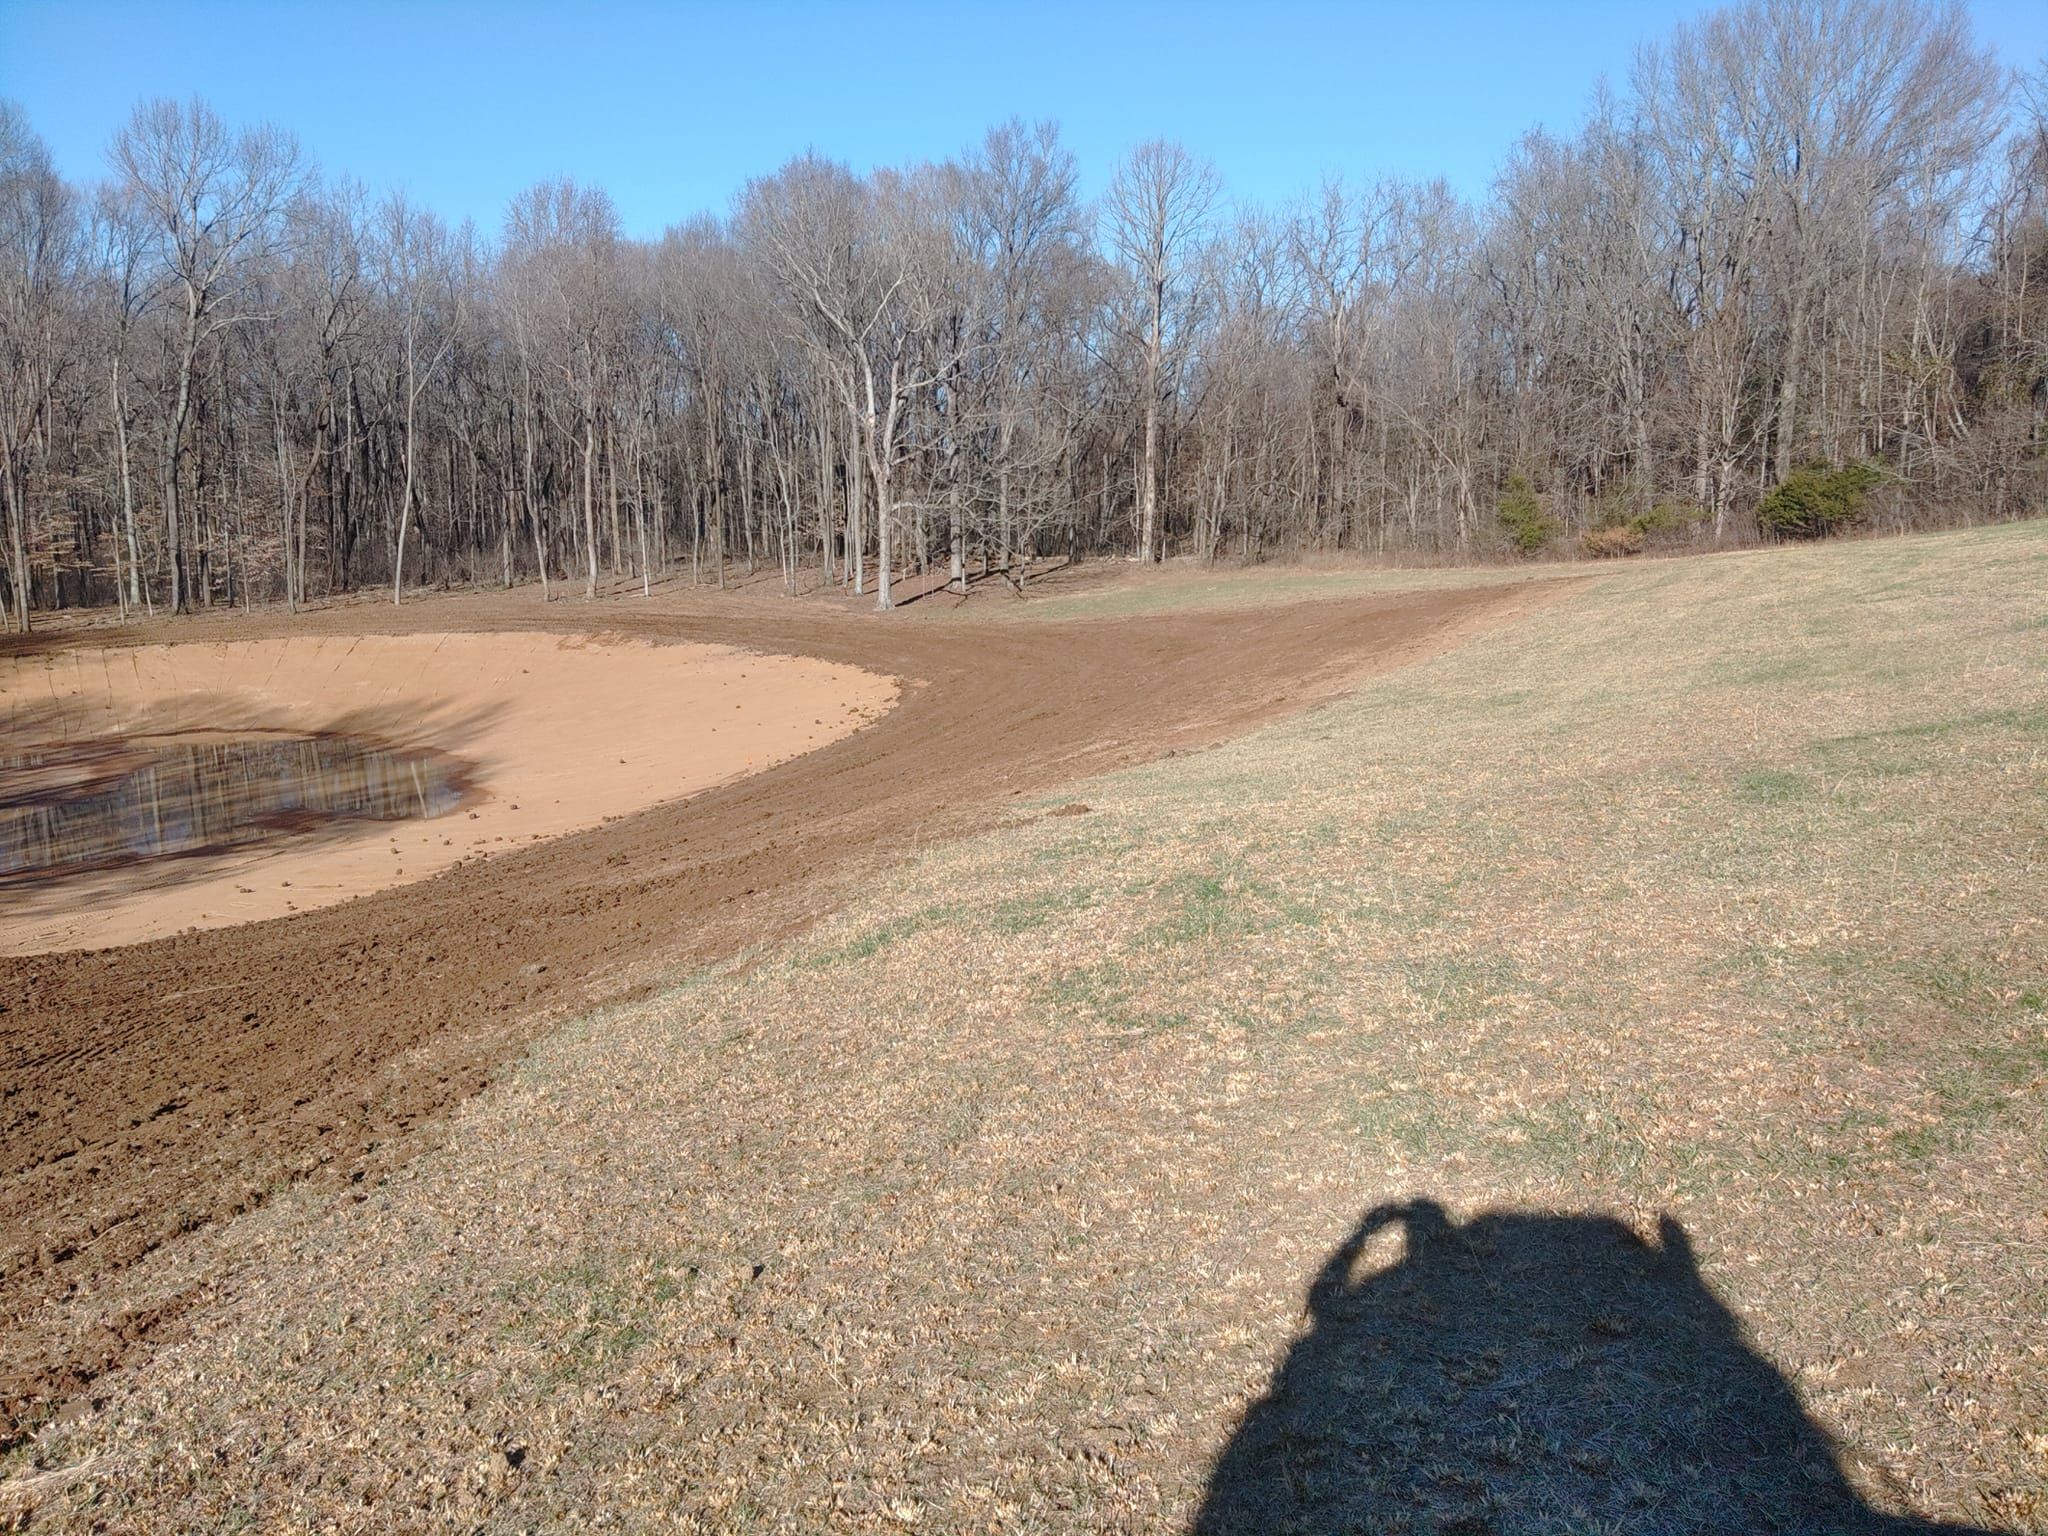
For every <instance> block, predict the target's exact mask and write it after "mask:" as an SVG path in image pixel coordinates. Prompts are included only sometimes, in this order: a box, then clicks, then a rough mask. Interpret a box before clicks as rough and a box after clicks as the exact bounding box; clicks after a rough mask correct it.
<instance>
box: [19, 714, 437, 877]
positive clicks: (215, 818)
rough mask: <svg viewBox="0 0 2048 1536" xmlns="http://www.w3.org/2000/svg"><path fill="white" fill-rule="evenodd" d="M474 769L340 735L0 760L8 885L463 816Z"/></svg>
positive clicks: (111, 744) (94, 746)
mask: <svg viewBox="0 0 2048 1536" xmlns="http://www.w3.org/2000/svg"><path fill="white" fill-rule="evenodd" d="M466 787H467V786H466V784H465V782H464V779H463V776H462V772H461V765H460V764H459V763H458V762H457V761H456V760H455V759H453V758H449V757H445V756H442V755H441V754H438V753H433V752H426V751H418V750H405V749H399V748H392V747H387V746H381V745H377V744H375V743H372V742H368V741H364V740H362V739H360V738H357V737H351V736H339V735H319V736H292V735H282V734H258V735H243V736H236V737H230V738H215V739H211V740H192V739H185V740H154V741H150V740H138V739H134V738H125V739H114V740H101V741H89V742H74V743H65V744H63V745H58V746H49V747H37V748H32V749H30V750H28V751H25V752H18V753H14V754H11V755H8V756H0V878H6V877H11V876H19V875H25V874H36V873H41V872H45V871H50V872H55V871H61V870H74V869H104V868H108V867H110V866H115V865H122V864H130V863H136V862H139V861H141V860H145V859H156V858H164V857H169V856H171V855H175V854H188V853H201V852H207V851H212V850H217V849H223V848H231V847H236V846H240V845H243V844H247V843H251V842H257V841H262V840H264V839H266V838H270V837H273V836H277V835H279V834H282V833H289V832H299V831H305V830H308V829H311V828H314V827H319V826H325V825H329V824H332V823H337V822H345V821H398V820H404V819H406V818H410V817H425V816H438V815H441V814H442V813H444V812H446V811H450V810H453V809H454V808H455V807H456V806H457V805H458V804H459V803H460V802H461V800H462V796H463V793H464V791H465V789H466Z"/></svg>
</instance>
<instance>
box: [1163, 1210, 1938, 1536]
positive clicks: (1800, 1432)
mask: <svg viewBox="0 0 2048 1536" xmlns="http://www.w3.org/2000/svg"><path fill="white" fill-rule="evenodd" d="M1403 1239H1405V1252H1401V1253H1400V1254H1399V1257H1398V1258H1395V1259H1394V1260H1393V1262H1391V1263H1383V1264H1381V1265H1379V1266H1378V1267H1374V1266H1373V1264H1372V1263H1371V1260H1372V1259H1373V1258H1376V1257H1378V1254H1377V1253H1376V1252H1375V1250H1377V1249H1378V1248H1379V1247H1381V1246H1383V1245H1384V1246H1385V1247H1386V1248H1387V1249H1388V1250H1390V1252H1389V1254H1388V1257H1389V1258H1392V1257H1393V1254H1392V1250H1394V1249H1396V1248H1397V1247H1398V1245H1399V1244H1400V1243H1401V1242H1402V1240H1403ZM1361 1271H1362V1273H1361ZM1308 1310H1309V1313H1310V1319H1311V1328H1310V1331H1309V1332H1308V1334H1307V1335H1306V1336H1305V1337H1304V1338H1302V1339H1301V1340H1300V1342H1299V1343H1297V1344H1296V1345H1295V1346H1294V1348H1293V1350H1292V1351H1291V1352H1290V1353H1289V1355H1288V1357H1287V1360H1286V1362H1285V1364H1284V1365H1283V1366H1282V1367H1281V1369H1280V1371H1279V1372H1278V1374H1277V1375H1276V1376H1275V1377H1274V1379H1273V1382H1272V1385H1271V1388H1270V1390H1269V1391H1268V1392H1267V1394H1266V1396H1265V1397H1264V1398H1263V1399H1261V1400H1260V1401H1259V1402H1258V1403H1257V1404H1255V1405H1254V1406H1253V1407H1252V1409H1251V1411H1250V1412H1249V1413H1248V1414H1247V1415H1246V1417H1245V1421H1244V1423H1243V1425H1242V1426H1241V1427H1240V1428H1239V1430H1238V1432H1237V1434H1236V1435H1235V1436H1234V1437H1233V1438H1232V1440H1231V1442H1230V1444H1229V1446H1228V1447H1227V1448H1226V1450H1225V1451H1224V1454H1223V1456H1222V1458H1221V1460H1219V1461H1218V1463H1217V1465H1216V1468H1215V1471H1214V1473H1213V1474H1212V1475H1211V1477H1210V1481H1209V1486H1208V1490H1207V1494H1206V1497H1205V1499H1204V1502H1203V1505H1202V1509H1201V1511H1200V1513H1199V1514H1198V1515H1197V1517H1196V1519H1195V1524H1194V1530H1195V1532H1196V1533H1197V1536H1226V1533H1228V1536H1250V1533H1254V1532H1257V1533H1260V1536H1280V1533H1285V1532H1304V1533H1306V1532H1316V1533H1322V1532H1351V1531H1358V1532H1376V1533H1377V1532H1387V1533H1394V1532H1409V1531H1412V1532H1418V1533H1421V1532H1430V1533H1459V1536H1551V1533H1557V1536H1563V1533H1566V1532H1575V1533H1583V1532H1629V1533H1631V1536H1634V1533H1645V1536H1647V1533H1679V1532H1709V1531H1711V1532H1738V1531H1739V1532H1767V1531H1783V1532H1798V1533H1801V1536H1823V1533H1844V1536H1847V1533H1856V1536H1912V1533H1919V1536H1936V1533H1950V1536H1964V1533H1965V1532H1966V1528H1965V1527H1959V1526H1943V1525H1937V1524H1934V1523H1931V1522H1928V1521H1923V1520H1915V1519H1910V1518H1899V1517H1895V1516H1890V1515H1886V1514H1883V1513H1881V1512H1879V1511H1878V1510H1876V1509H1874V1508H1872V1507H1871V1506H1870V1505H1869V1504H1868V1503H1866V1502H1865V1501H1864V1500H1863V1499H1862V1498H1861V1497H1859V1496H1858V1494H1857V1492H1856V1490H1855V1489H1854V1488H1852V1487H1851V1485H1850V1483H1849V1481H1848V1479H1847V1478H1846V1477H1845V1476H1844V1475H1843V1471H1842V1466H1841V1461H1840V1457H1839V1453H1838V1451H1837V1449H1836V1447H1835V1445H1834V1442H1833V1441H1832V1440H1831V1439H1830V1437H1829V1436H1828V1434H1827V1432H1826V1431H1825V1430H1823V1429H1822V1428H1821V1427H1820V1426H1819V1425H1818V1424H1816V1423H1814V1421H1813V1420H1812V1419H1810V1418H1809V1417H1807V1415H1806V1413H1805V1412H1804V1410H1803V1409H1802V1408H1801V1407H1800V1404H1799V1400H1798V1398H1797V1397H1796V1396H1795V1394H1794V1393H1793V1391H1792V1388H1791V1387H1790V1385H1789V1384H1788V1383H1787V1382H1786V1381H1785V1380H1784V1379H1783V1378H1782V1377H1780V1376H1779V1375H1778V1373H1777V1372H1776V1370H1774V1369H1773V1368H1772V1367H1771V1366H1770V1365H1769V1364H1768V1363H1767V1362H1766V1361H1765V1360H1764V1359H1763V1358H1762V1357H1761V1356H1759V1355H1758V1354H1757V1353H1756V1352H1755V1351H1753V1350H1752V1349H1751V1348H1750V1347H1749V1346H1748V1344H1747V1343H1746V1342H1745V1341H1744V1339H1743V1336H1742V1327H1741V1324H1740V1323H1739V1322H1738V1321H1737V1320H1736V1318H1735V1316H1734V1315H1733V1314H1732V1313H1731V1312H1729V1310H1728V1309H1727V1308H1726V1307H1725V1306H1723V1305H1722V1304H1721V1302H1720V1301H1719V1300H1718V1299H1716V1297H1715V1296H1714V1293H1713V1292H1712V1290H1710V1289H1709V1288H1708V1286H1707V1284H1706V1282H1705V1281H1704V1280H1703V1279H1702V1278H1701V1276H1700V1273H1699V1269H1698V1266H1697V1265H1696V1263H1695V1262H1694V1258H1693V1253H1692V1248H1691V1245H1690V1244H1689V1243H1688V1241H1687V1240H1686V1236H1685V1233H1684V1230H1683V1229H1682V1228H1681V1227H1680V1226H1679V1225H1678V1223H1676V1222H1675V1221H1672V1220H1670V1219H1669V1218H1666V1219H1665V1220H1664V1222H1663V1223H1662V1227H1661V1232H1660V1241H1659V1243H1658V1244H1656V1245H1651V1244H1649V1243H1646V1242H1644V1241H1643V1240H1642V1239H1641V1238H1639V1237H1638V1236H1637V1235H1636V1234H1635V1233H1634V1232H1633V1231H1631V1230H1630V1229H1629V1228H1628V1227H1626V1226H1624V1225H1623V1224H1622V1223H1621V1222H1619V1221H1615V1220H1612V1219H1611V1218H1608V1217H1604V1216H1587V1215H1555V1214H1546V1213H1523V1212H1492V1213H1488V1214H1484V1215H1480V1216H1477V1217H1475V1218H1473V1219H1472V1220H1470V1221H1467V1222H1463V1223H1457V1222H1453V1221H1452V1220H1451V1219H1450V1218H1449V1217H1448V1216H1447V1215H1446V1213H1445V1211H1444V1209H1443V1207H1441V1206H1439V1205H1437V1204H1436V1203H1434V1202H1433V1201H1428V1200H1418V1201H1415V1202H1412V1203H1410V1204H1406V1205H1398V1206H1386V1207H1382V1208H1380V1209H1378V1210H1375V1211H1372V1212H1370V1213H1369V1214H1368V1215H1367V1216H1366V1217H1365V1218H1364V1220H1363V1221H1362V1222H1360V1224H1359V1226H1358V1228H1357V1229H1356V1230H1355V1231H1354V1232H1353V1233H1352V1234H1351V1236H1350V1237H1349V1238H1348V1239H1347V1240H1346V1241H1345V1242H1344V1243H1343V1245H1342V1246H1341V1247H1339V1248H1338V1249H1337V1250H1336V1251H1335V1252H1334V1253H1333V1254H1331V1256H1330V1259H1329V1262H1328V1263H1327V1264H1325V1265H1324V1267H1323V1270H1322V1273H1321V1274H1319V1275H1318V1276H1317V1277H1316V1279H1315V1282H1314V1284H1313V1285H1312V1286H1311V1287H1310V1289H1309V1294H1308Z"/></svg>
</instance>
